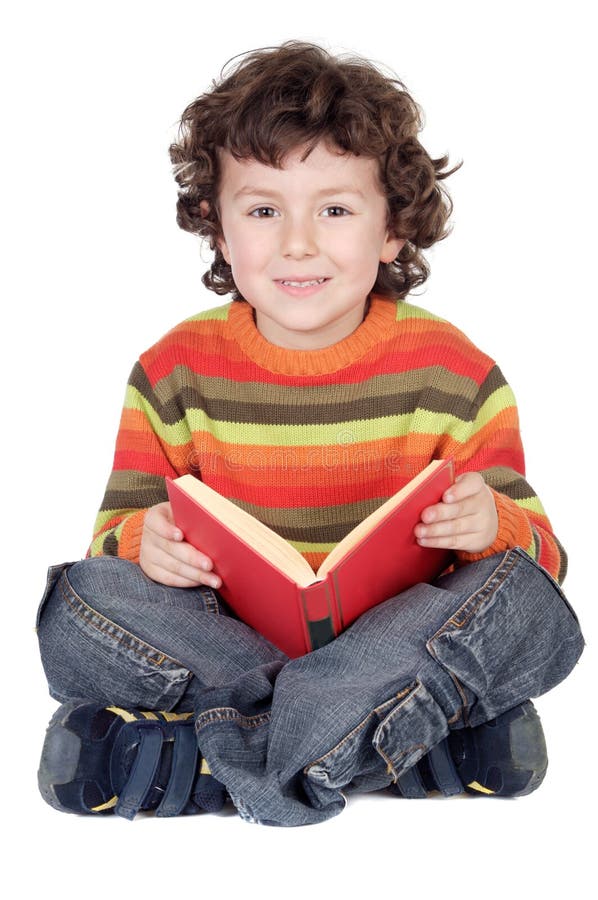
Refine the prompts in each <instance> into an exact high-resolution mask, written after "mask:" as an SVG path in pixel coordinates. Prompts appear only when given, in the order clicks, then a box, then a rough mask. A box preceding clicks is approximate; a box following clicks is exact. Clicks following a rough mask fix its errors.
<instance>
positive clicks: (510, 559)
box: [428, 550, 521, 644]
mask: <svg viewBox="0 0 598 900" xmlns="http://www.w3.org/2000/svg"><path fill="white" fill-rule="evenodd" d="M520 559H521V557H520V556H519V554H518V553H516V552H515V551H514V550H509V551H507V553H506V554H505V557H504V558H503V560H502V562H501V563H500V565H498V566H497V567H496V569H495V570H494V572H493V573H492V575H490V577H489V578H488V579H487V580H486V582H485V583H484V584H483V585H482V587H480V588H478V590H477V591H476V592H475V593H474V594H471V596H469V597H468V598H467V600H466V601H465V602H464V603H462V604H461V606H460V607H459V609H458V610H457V611H456V612H455V613H453V615H452V616H451V617H450V619H448V620H447V621H446V622H445V623H444V625H442V626H441V627H440V628H439V629H438V631H437V632H436V634H434V635H433V636H432V637H431V638H430V640H429V641H428V644H430V643H431V642H432V641H434V640H436V638H438V637H440V635H441V634H443V633H444V632H445V631H448V630H449V629H450V627H451V626H453V627H454V628H457V629H461V628H463V627H464V626H465V625H468V624H469V622H470V621H471V620H472V618H473V617H474V615H475V614H476V613H477V612H478V610H479V609H480V607H481V606H482V605H483V604H484V603H486V602H487V601H488V600H489V599H491V598H492V597H493V596H494V595H495V594H496V592H497V591H498V590H499V588H500V587H502V585H503V584H504V582H505V581H506V579H507V578H508V576H509V575H510V574H511V572H512V571H513V569H514V568H515V566H516V564H517V563H518V562H519V561H520ZM461 617H462V618H461Z"/></svg>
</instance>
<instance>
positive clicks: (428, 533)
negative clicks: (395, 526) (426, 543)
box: [414, 515, 483, 540]
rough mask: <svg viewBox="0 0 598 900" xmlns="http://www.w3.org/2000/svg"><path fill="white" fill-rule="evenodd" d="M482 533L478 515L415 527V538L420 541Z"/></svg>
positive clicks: (480, 520)
mask: <svg viewBox="0 0 598 900" xmlns="http://www.w3.org/2000/svg"><path fill="white" fill-rule="evenodd" d="M482 531H483V528H482V519H481V517H480V516H479V515H471V516H459V517H458V518H455V519H448V520H445V521H441V522H435V523H434V524H433V525H423V524H422V523H419V524H418V525H416V526H415V529H414V533H415V536H416V538H418V539H420V538H421V539H422V540H436V539H437V538H445V537H446V538H457V537H461V536H462V535H478V534H481V533H482Z"/></svg>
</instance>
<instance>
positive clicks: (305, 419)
mask: <svg viewBox="0 0 598 900" xmlns="http://www.w3.org/2000/svg"><path fill="white" fill-rule="evenodd" d="M446 456H453V457H454V460H455V467H456V472H457V474H459V473H461V472H466V471H478V472H481V474H482V476H483V477H484V479H485V481H486V483H487V484H488V485H489V486H490V487H491V488H492V490H493V493H494V497H495V501H496V506H497V510H498V519H499V530H498V535H497V538H496V541H495V542H494V544H493V545H492V546H491V547H489V548H488V550H486V551H485V553H483V554H468V553H459V554H458V557H459V558H460V561H461V562H462V563H463V562H468V561H471V560H474V559H478V558H480V557H481V556H487V555H490V554H491V553H496V552H499V551H502V550H505V549H508V548H511V547H514V546H521V547H523V549H524V550H526V551H527V553H529V554H530V555H531V556H532V557H533V558H535V559H537V560H538V561H539V562H540V564H541V565H543V566H544V567H545V568H546V569H547V570H548V571H549V572H550V573H551V574H552V575H554V576H555V577H556V578H559V579H562V578H563V577H564V574H565V569H566V557H565V554H564V551H563V549H562V547H561V546H560V544H559V543H558V541H557V539H556V538H555V536H554V535H553V533H552V529H551V526H550V523H549V521H548V519H547V517H546V515H545V512H544V510H543V508H542V505H541V503H540V501H539V500H538V498H537V497H536V495H535V494H534V491H533V490H532V488H531V487H530V486H529V484H528V483H527V481H526V480H525V478H524V459H523V449H522V445H521V438H520V434H519V425H518V416H517V409H516V405H515V399H514V397H513V393H512V391H511V389H510V388H509V386H508V384H507V383H506V381H505V379H504V377H503V375H502V373H501V372H500V370H499V368H498V367H497V366H496V365H495V363H494V362H493V361H492V360H491V359H490V358H489V357H488V356H486V355H485V354H483V353H482V352H481V351H479V350H478V349H477V348H476V347H475V346H474V345H473V344H472V343H471V342H470V341H469V340H468V339H467V338H466V337H465V336H464V335H463V334H462V333H461V332H460V331H458V330H457V329H456V328H454V327H453V326H452V325H450V324H449V323H448V322H446V321H444V320H443V319H440V318H439V317H437V316H435V315H432V314H431V313H429V312H426V311H425V310H423V309H421V308H419V307H417V306H414V305H412V304H408V303H405V302H402V301H398V302H394V301H392V300H387V299H384V298H382V297H377V296H373V297H372V301H371V304H370V309H369V311H368V314H367V316H366V317H365V319H364V321H363V322H362V324H361V325H360V326H359V328H357V330H356V331H354V332H353V333H352V334H351V335H349V336H348V337H347V338H345V339H344V340H342V341H340V342H339V343H337V344H334V345H332V346H330V347H326V348H324V349H321V350H288V349H285V348H282V347H277V346H274V345H273V344H270V343H269V342H268V341H267V340H266V339H265V338H264V337H262V335H261V334H260V333H259V332H258V330H257V328H256V326H255V323H254V319H253V310H252V308H251V306H249V305H248V304H247V303H245V302H239V301H233V302H229V303H227V304H225V305H223V306H220V307H217V308H215V309H212V310H209V311H207V312H202V313H200V314H198V315H196V316H193V317H192V318H190V319H188V320H187V321H185V322H183V323H182V324H180V325H178V326H177V327H176V328H174V329H173V330H172V331H170V332H169V333H168V334H167V335H165V337H163V338H162V340H160V341H159V342H158V343H157V344H155V345H154V346H153V347H152V348H151V349H150V350H148V351H147V352H145V353H144V354H142V356H141V357H140V359H139V361H138V362H137V364H136V365H135V367H134V368H133V371H132V373H131V377H130V380H129V384H128V387H127V392H126V398H125V403H124V409H123V412H122V418H121V422H120V427H119V432H118V437H117V443H116V452H115V457H114V466H113V471H112V474H111V475H110V479H109V482H108V486H107V489H106V493H105V496H104V499H103V502H102V507H101V509H100V512H99V514H98V517H97V521H96V527H95V534H94V538H93V542H92V544H91V547H90V550H89V553H90V555H92V556H97V555H102V554H107V555H118V556H122V557H125V558H127V559H130V560H133V561H138V559H139V547H140V540H141V532H142V527H143V519H144V515H145V511H146V509H147V508H148V507H150V506H153V505H154V504H156V503H160V502H162V501H164V500H166V499H167V495H166V490H165V482H164V478H165V476H168V475H169V476H171V477H173V478H174V477H177V476H179V475H183V474H185V473H188V472H190V473H192V474H194V475H197V476H198V477H201V479H202V480H203V481H205V482H206V483H207V484H209V485H210V486H211V487H213V488H214V489H215V490H217V491H219V492H220V493H221V494H223V495H224V496H226V497H228V498H229V499H230V500H232V501H233V502H235V503H237V504H238V505H239V506H240V507H242V508H243V509H245V510H247V511H248V512H250V513H251V514H252V515H254V516H256V517H257V518H258V519H261V521H262V522H264V523H265V524H266V525H268V526H269V527H270V528H272V529H274V530H275V531H276V532H278V533H279V534H280V535H281V536H283V537H284V538H285V539H287V540H288V541H290V542H291V543H292V544H293V545H294V546H295V547H296V549H297V550H298V551H299V552H300V553H301V554H303V556H304V557H305V559H306V560H307V561H308V562H309V563H310V565H311V566H312V567H313V568H314V569H317V568H318V566H319V565H320V563H321V562H322V560H323V559H324V557H325V556H326V554H327V553H328V552H329V551H330V550H331V549H332V548H333V547H334V545H335V544H336V543H337V542H338V541H339V540H340V539H341V538H342V537H343V536H344V535H345V534H347V532H348V531H350V530H351V528H353V527H354V526H355V525H357V524H358V522H360V521H361V520H362V519H363V518H364V517H365V516H367V515H368V514H369V513H371V512H372V511H373V510H374V509H376V508H377V507H378V506H379V505H380V504H381V503H383V502H384V500H386V499H387V498H388V497H390V496H391V495H392V494H393V493H394V492H395V491H397V490H399V489H400V488H401V487H402V486H403V485H404V484H406V483H407V482H408V481H409V480H410V479H411V478H412V477H413V476H414V475H416V474H417V473H418V472H420V471H421V469H423V468H424V466H426V465H427V464H428V463H429V462H430V461H431V460H432V459H438V458H442V457H446Z"/></svg>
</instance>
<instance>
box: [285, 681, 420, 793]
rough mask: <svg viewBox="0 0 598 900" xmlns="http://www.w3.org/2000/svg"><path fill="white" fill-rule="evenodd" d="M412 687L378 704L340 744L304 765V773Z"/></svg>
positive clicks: (336, 749) (333, 751)
mask: <svg viewBox="0 0 598 900" xmlns="http://www.w3.org/2000/svg"><path fill="white" fill-rule="evenodd" d="M412 688H413V685H410V686H409V687H406V688H403V690H402V691H399V692H398V693H397V694H393V696H392V697H389V698H388V700H385V701H384V703H381V704H380V706H376V708H375V709H372V710H371V711H370V712H369V713H368V714H367V716H366V717H365V719H362V720H361V722H359V723H358V724H357V725H356V726H355V728H352V729H351V731H349V733H348V734H346V735H345V736H344V738H342V739H341V740H340V741H339V742H338V744H335V745H334V747H332V748H331V749H330V750H328V751H327V752H326V753H324V754H323V755H322V756H319V757H318V758H317V759H314V760H312V761H311V762H309V763H308V764H307V765H306V766H304V768H303V774H304V775H307V774H308V770H309V769H311V767H312V766H317V765H319V764H320V763H322V762H324V760H325V759H327V758H328V757H329V756H331V755H332V754H334V753H336V752H337V751H338V750H340V748H341V747H342V746H343V744H346V743H347V741H348V740H349V739H350V738H352V737H354V736H355V735H356V734H357V733H358V732H360V731H362V730H363V729H364V728H365V726H366V725H367V724H368V722H369V721H370V719H371V718H372V716H375V715H378V714H379V712H380V710H383V709H384V707H385V706H390V705H391V704H392V703H396V701H397V700H401V699H402V698H403V697H405V695H406V694H408V693H409V692H410V691H411V690H412ZM389 774H390V773H389Z"/></svg>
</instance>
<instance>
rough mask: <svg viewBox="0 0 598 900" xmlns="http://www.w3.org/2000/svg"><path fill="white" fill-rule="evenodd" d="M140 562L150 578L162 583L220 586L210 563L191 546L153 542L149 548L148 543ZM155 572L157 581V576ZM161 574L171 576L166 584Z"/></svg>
mask: <svg viewBox="0 0 598 900" xmlns="http://www.w3.org/2000/svg"><path fill="white" fill-rule="evenodd" d="M139 562H140V564H141V567H142V569H143V570H144V572H145V573H146V574H148V575H149V576H150V578H154V579H155V580H156V581H157V580H160V581H162V582H163V583H164V584H166V583H169V584H173V585H174V584H175V583H176V585H177V586H179V587H188V586H190V585H191V584H193V585H198V584H207V585H209V586H210V587H214V588H219V587H220V585H221V583H222V581H221V579H220V577H219V576H218V575H217V574H216V572H214V571H213V562H212V560H211V559H210V558H209V557H207V556H205V554H203V553H200V552H199V551H198V550H196V549H195V547H192V546H191V544H187V543H181V544H176V543H172V542H171V541H164V540H161V539H156V540H155V541H154V542H151V543H150V544H149V545H148V544H147V543H146V544H145V545H142V552H141V554H140V559H139ZM158 572H159V573H160V576H159V578H158V577H157V575H156V573H158ZM164 573H169V574H170V575H171V576H172V577H171V579H170V580H169V581H168V582H166V581H165V580H164ZM183 582H184V583H183Z"/></svg>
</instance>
